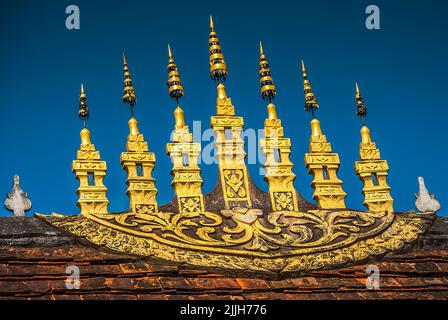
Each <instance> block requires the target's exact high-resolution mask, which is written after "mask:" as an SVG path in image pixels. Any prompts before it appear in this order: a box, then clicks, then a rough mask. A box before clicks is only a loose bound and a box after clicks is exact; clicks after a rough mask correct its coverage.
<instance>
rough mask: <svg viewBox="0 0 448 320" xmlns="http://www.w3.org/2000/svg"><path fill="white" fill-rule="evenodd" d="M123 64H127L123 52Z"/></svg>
mask: <svg viewBox="0 0 448 320" xmlns="http://www.w3.org/2000/svg"><path fill="white" fill-rule="evenodd" d="M123 64H128V63H127V61H126V56H125V55H124V52H123Z"/></svg>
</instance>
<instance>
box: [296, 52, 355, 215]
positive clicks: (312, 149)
mask: <svg viewBox="0 0 448 320" xmlns="http://www.w3.org/2000/svg"><path fill="white" fill-rule="evenodd" d="M302 74H303V87H304V93H305V110H306V111H309V112H311V114H312V115H313V120H311V138H310V145H309V152H308V153H306V154H305V164H306V167H307V169H308V172H309V173H310V174H312V175H313V177H314V179H313V182H312V184H311V185H312V187H313V188H314V194H313V199H314V200H316V201H317V204H318V205H319V207H320V208H322V209H338V208H345V201H344V199H345V197H346V193H345V192H344V190H343V189H342V181H341V180H340V179H339V178H338V176H337V173H338V170H339V165H340V161H339V155H338V154H337V153H334V152H332V150H331V144H330V143H329V142H327V138H326V136H325V135H324V134H322V130H321V128H320V122H319V120H317V119H316V115H315V111H316V110H317V109H318V108H319V105H318V104H317V100H316V98H315V96H314V93H313V92H312V90H311V84H310V82H309V80H308V78H307V73H306V69H305V64H304V62H303V60H302Z"/></svg>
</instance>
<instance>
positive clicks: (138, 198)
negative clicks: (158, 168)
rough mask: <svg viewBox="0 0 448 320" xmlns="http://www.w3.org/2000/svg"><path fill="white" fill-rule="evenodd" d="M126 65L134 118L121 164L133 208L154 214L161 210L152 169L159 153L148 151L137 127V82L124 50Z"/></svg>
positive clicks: (127, 95) (127, 93)
mask: <svg viewBox="0 0 448 320" xmlns="http://www.w3.org/2000/svg"><path fill="white" fill-rule="evenodd" d="M123 65H124V95H123V102H124V103H127V104H129V107H130V110H131V119H130V120H129V122H128V125H129V135H128V140H127V143H126V152H122V153H121V158H120V161H121V165H122V167H123V169H124V170H125V171H126V173H127V176H128V177H127V180H126V184H127V185H128V188H127V190H126V194H127V195H128V197H129V200H130V209H131V211H132V212H135V213H146V214H151V213H155V212H157V211H158V204H157V200H156V196H157V189H156V187H155V179H154V178H153V177H152V171H153V169H154V166H155V162H156V156H155V154H154V153H153V152H149V149H148V143H147V142H146V141H145V138H144V136H143V134H141V133H140V131H139V130H138V122H137V119H135V117H134V109H133V108H134V106H135V105H136V103H137V97H136V96H135V90H134V86H133V85H132V80H131V74H130V72H129V68H128V64H127V61H126V57H125V55H124V54H123Z"/></svg>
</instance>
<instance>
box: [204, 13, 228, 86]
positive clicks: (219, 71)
mask: <svg viewBox="0 0 448 320" xmlns="http://www.w3.org/2000/svg"><path fill="white" fill-rule="evenodd" d="M208 44H209V51H210V77H211V78H212V79H213V80H215V81H218V82H220V83H222V82H224V81H225V80H226V78H227V65H226V61H225V60H224V55H223V54H222V51H221V45H220V44H219V39H218V36H217V34H216V32H215V24H214V23H213V18H212V16H210V37H209V39H208Z"/></svg>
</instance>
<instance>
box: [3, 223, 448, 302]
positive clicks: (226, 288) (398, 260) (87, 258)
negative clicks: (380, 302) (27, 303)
mask: <svg viewBox="0 0 448 320" xmlns="http://www.w3.org/2000/svg"><path fill="white" fill-rule="evenodd" d="M373 259H375V260H373ZM369 264H375V265H376V266H378V267H379V269H380V271H381V280H380V289H379V290H367V289H366V277H367V275H366V272H365V270H366V267H367V265H369ZM71 265H76V266H78V267H79V269H80V275H81V287H80V289H78V290H69V289H67V288H66V286H65V282H64V281H65V279H66V278H67V273H66V268H67V266H71ZM447 292H448V219H446V218H442V217H437V218H436V219H435V221H434V223H433V225H432V226H431V228H430V229H429V230H428V231H427V232H426V233H425V235H423V236H422V237H420V238H419V240H418V241H417V243H415V244H414V245H412V246H407V247H404V248H403V249H402V250H400V251H398V252H393V253H389V254H387V255H386V256H384V257H381V258H372V260H371V261H368V262H367V263H364V264H357V265H353V266H350V267H343V268H337V269H333V270H319V271H310V272H309V273H306V274H297V275H294V276H291V275H288V276H287V277H283V276H281V275H279V274H275V273H272V274H257V275H254V274H252V273H245V272H244V271H243V272H239V273H232V272H222V271H220V270H216V269H213V268H208V269H207V268H199V267H193V266H188V265H185V264H176V263H173V262H166V261H163V260H158V259H154V258H141V257H136V256H130V255H126V254H121V253H117V252H112V251H110V250H108V249H105V248H103V247H96V246H94V245H92V244H91V243H90V242H87V241H85V240H82V239H79V238H77V237H75V236H74V235H72V234H69V233H67V232H65V231H63V230H61V229H58V228H55V227H53V226H51V225H50V224H48V223H46V222H45V221H44V220H42V219H40V218H37V217H32V218H31V217H25V218H0V299H56V300H57V299H82V300H88V299H161V300H167V299H190V300H199V299H236V300H242V299H282V300H285V299H401V298H402V299H431V300H433V299H446V298H448V293H447Z"/></svg>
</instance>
